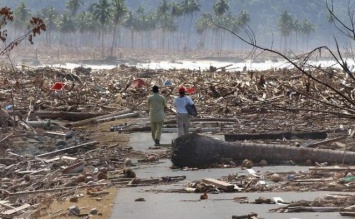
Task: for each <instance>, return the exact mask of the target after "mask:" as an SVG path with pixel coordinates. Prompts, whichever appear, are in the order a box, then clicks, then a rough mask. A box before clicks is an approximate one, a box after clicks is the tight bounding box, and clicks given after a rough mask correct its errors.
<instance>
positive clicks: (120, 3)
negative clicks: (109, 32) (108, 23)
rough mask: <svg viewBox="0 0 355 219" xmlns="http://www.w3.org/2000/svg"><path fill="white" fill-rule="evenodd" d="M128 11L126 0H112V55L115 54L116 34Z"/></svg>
mask: <svg viewBox="0 0 355 219" xmlns="http://www.w3.org/2000/svg"><path fill="white" fill-rule="evenodd" d="M126 13H127V6H126V4H125V0H112V17H113V39H112V47H111V56H112V55H113V50H114V49H115V48H116V43H117V40H116V34H117V28H118V26H119V24H120V23H121V22H122V18H123V17H124V16H125V14H126Z"/></svg>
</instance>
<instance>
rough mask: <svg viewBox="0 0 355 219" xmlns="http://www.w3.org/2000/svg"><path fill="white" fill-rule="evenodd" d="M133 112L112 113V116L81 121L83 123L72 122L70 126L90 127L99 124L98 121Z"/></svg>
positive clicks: (129, 110)
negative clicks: (92, 124)
mask: <svg viewBox="0 0 355 219" xmlns="http://www.w3.org/2000/svg"><path fill="white" fill-rule="evenodd" d="M131 112H133V110H131V109H128V110H123V111H119V112H115V113H111V114H107V115H103V116H98V117H94V118H90V119H85V120H81V121H78V122H72V123H70V124H71V125H72V126H83V125H88V124H91V123H97V121H98V120H100V119H105V118H108V117H113V116H118V115H123V114H127V113H131Z"/></svg>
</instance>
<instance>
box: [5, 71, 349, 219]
mask: <svg viewBox="0 0 355 219" xmlns="http://www.w3.org/2000/svg"><path fill="white" fill-rule="evenodd" d="M315 74H320V73H317V72H316V73H315ZM339 74H342V73H340V72H339ZM154 84H157V85H159V86H161V93H162V94H163V95H164V96H166V98H167V100H168V108H169V109H170V111H169V112H168V113H167V115H168V118H167V120H166V121H165V123H164V129H163V131H164V132H175V131H176V121H175V119H174V118H175V114H174V112H173V107H172V105H171V102H172V99H173V97H174V95H176V93H177V92H176V90H177V87H178V86H181V85H182V86H185V87H186V88H188V90H189V91H191V92H190V94H189V95H191V96H192V99H193V100H194V102H195V103H196V105H197V107H198V109H199V117H198V118H193V119H191V123H192V127H191V130H192V131H193V132H195V133H203V132H210V133H219V134H223V135H224V136H225V140H226V141H233V142H234V143H228V144H238V145H241V146H242V147H244V148H245V147H248V146H250V145H262V146H265V147H268V148H274V150H276V151H277V152H280V151H282V150H286V149H289V150H291V151H293V152H295V151H302V152H305V151H307V152H309V153H312V154H313V155H314V156H309V157H307V156H303V155H302V156H301V155H299V154H294V153H289V154H293V156H290V157H285V156H284V155H280V154H278V153H268V154H271V155H273V156H274V157H265V156H258V157H255V156H254V155H255V151H254V152H253V156H252V155H251V154H241V155H239V156H238V157H237V159H234V158H235V157H229V156H226V155H225V154H223V153H222V152H221V153H219V152H218V153H217V154H218V155H219V157H218V159H215V158H216V156H211V160H208V161H206V162H205V160H204V161H203V162H202V165H200V164H201V163H199V162H197V163H193V164H197V165H191V163H181V164H178V165H176V163H175V162H174V163H175V165H176V166H178V167H179V168H184V170H198V169H196V168H194V167H195V166H198V167H203V168H211V167H212V168H215V167H218V168H232V167H237V166H238V165H240V166H241V167H242V168H243V169H246V171H248V175H247V176H238V175H231V176H226V177H223V178H222V179H212V178H207V179H202V180H201V182H193V183H191V184H190V185H189V186H188V187H186V188H184V189H181V190H178V191H179V192H199V193H201V196H200V199H201V200H202V199H208V193H220V192H240V191H244V192H262V191H315V190H327V191H354V188H355V187H354V186H353V182H355V181H354V179H355V178H354V177H353V176H352V167H346V166H345V167H339V169H336V168H335V167H334V168H331V167H329V166H328V165H330V164H333V163H338V164H342V165H343V164H347V163H352V161H353V160H354V159H352V154H353V153H352V152H353V151H355V147H354V146H355V145H354V144H353V137H354V133H355V128H354V127H353V124H352V119H353V118H355V114H354V112H353V111H349V110H339V111H334V109H333V108H331V107H329V108H328V107H326V106H324V105H322V107H320V105H319V101H316V100H317V99H319V100H321V99H327V98H332V94H331V92H329V90H327V89H326V88H324V87H320V86H317V85H314V84H311V85H310V84H307V83H306V82H305V80H304V79H303V76H302V75H299V74H298V72H296V71H294V70H289V69H280V70H270V71H267V72H263V73H259V72H247V73H242V72H239V71H236V72H225V68H215V67H213V66H211V68H210V70H207V71H190V70H169V71H165V70H164V71H163V70H145V69H141V70H140V69H137V68H135V67H129V66H125V65H121V66H119V67H117V68H114V69H112V70H100V71H94V70H92V69H89V68H84V67H79V68H76V69H74V70H73V71H70V70H66V69H61V68H49V67H44V68H36V69H34V68H29V67H26V66H23V68H22V69H21V70H18V71H15V72H12V71H11V72H10V71H9V72H3V73H2V74H1V75H0V128H1V134H0V145H1V146H2V147H1V149H0V151H1V152H3V153H2V154H3V156H2V157H0V173H1V176H2V179H1V183H0V199H1V200H0V205H1V207H0V215H1V217H2V218H12V217H14V216H19V215H22V214H25V213H26V214H28V215H29V216H31V215H32V216H33V215H36V214H41V212H42V210H43V209H46V208H47V207H48V205H49V204H50V203H52V202H53V201H54V200H55V199H58V198H61V199H67V200H70V202H72V203H71V204H75V205H74V206H72V207H70V208H69V209H67V211H65V208H64V209H62V210H58V212H53V214H52V215H59V214H67V215H69V214H71V215H76V216H88V215H90V214H91V215H96V214H100V213H101V211H100V209H91V210H90V209H86V210H85V211H83V209H82V208H81V207H80V205H78V203H80V199H81V198H82V196H80V195H79V194H77V191H78V189H86V191H87V192H86V194H84V196H90V197H95V198H97V200H98V201H99V200H101V197H103V196H105V195H107V191H105V190H106V189H107V188H108V187H110V186H112V185H115V186H146V185H156V184H167V183H173V182H177V181H181V180H184V179H185V178H186V177H185V176H164V177H160V178H149V179H143V178H139V176H137V175H136V173H135V171H134V169H133V168H136V167H137V166H138V167H139V165H140V163H142V162H144V163H155V162H159V159H161V158H163V157H164V158H166V157H170V152H165V154H157V153H155V154H146V155H142V154H140V158H141V159H140V160H138V162H137V163H133V162H132V160H131V159H130V158H129V157H130V156H131V153H132V150H131V148H128V147H127V145H126V147H116V145H102V144H101V143H100V142H98V141H96V140H95V139H93V136H92V135H91V133H88V132H86V131H85V130H84V129H82V127H83V126H92V125H97V124H101V123H106V122H110V121H115V120H120V119H124V118H134V117H140V121H139V122H137V123H126V122H122V123H121V122H119V121H117V124H115V125H112V126H110V127H109V128H107V130H106V131H107V132H118V133H122V132H126V133H129V132H132V131H148V130H149V129H150V127H149V121H148V120H145V119H144V117H147V115H148V114H147V110H146V108H145V101H146V97H147V95H148V94H149V93H150V86H151V85H154ZM306 87H307V91H309V92H304V91H305V89H306ZM346 89H348V88H347V87H346ZM333 104H334V105H339V106H341V105H342V103H341V102H340V101H338V100H336V99H333ZM193 136H196V134H193ZM211 141H213V142H214V143H216V144H220V143H219V142H220V141H218V140H216V139H213V140H211ZM235 141H237V142H235ZM238 141H239V142H238ZM178 143H179V142H178V141H175V143H173V146H174V144H175V148H173V151H172V152H171V153H172V154H173V161H174V159H176V157H177V156H175V155H174V153H176V150H177V148H176V145H177V144H178ZM223 144H227V143H226V142H223ZM98 145H100V146H99V147H98ZM197 146H198V145H197ZM197 146H196V147H197ZM204 146H205V145H204ZM277 146H281V147H277ZM169 147H170V145H166V148H167V149H168V148H169ZM260 148H263V147H260ZM152 149H154V148H152ZM325 149H331V150H332V152H331V153H328V152H329V150H327V151H328V152H327V153H326V150H325ZM321 153H322V154H323V155H324V156H319V154H321ZM213 154H214V155H215V154H216V153H215V151H213ZM196 155H197V156H196ZM263 155H265V152H264V153H263ZM328 155H334V156H333V158H334V157H336V159H335V158H334V159H333V158H332V157H330V156H328ZM174 156H175V158H174ZM193 156H195V157H194V158H195V159H196V158H198V153H196V154H195V153H193ZM212 157H213V159H212ZM142 158H143V159H142ZM206 158H208V156H207V157H205V158H204V159H206ZM330 158H332V159H330ZM243 160H245V162H242V161H243ZM280 160H282V161H287V162H289V164H291V165H295V164H301V165H315V166H317V167H312V168H315V169H311V168H310V171H309V172H290V173H268V172H266V173H260V172H255V171H253V170H252V169H251V168H252V167H253V166H267V165H270V164H274V163H277V162H278V161H280ZM322 168H323V169H322ZM326 168H328V169H326ZM341 168H344V169H341ZM340 169H341V170H340ZM295 185H297V186H295ZM260 200H261V199H260ZM260 200H259V201H260ZM349 200H351V198H349ZM349 200H345V201H344V200H342V201H343V202H344V203H347V202H348V201H349ZM136 201H137V200H136ZM141 201H144V198H143V200H141ZM239 201H241V200H239ZM244 201H245V200H244ZM271 201H272V200H271ZM333 201H334V200H333ZM312 204H314V203H312ZM312 204H309V203H308V205H309V206H303V207H297V208H291V207H292V206H290V208H289V209H282V210H281V209H279V211H286V210H287V211H295V209H297V210H307V209H308V210H314V209H316V208H315V207H320V206H317V205H316V204H314V206H313V205H312ZM310 206H311V207H310ZM305 207H310V208H305ZM321 207H329V206H326V205H324V206H321ZM330 207H332V206H330ZM346 207H348V206H345V204H344V205H342V206H336V207H334V208H332V209H333V210H337V211H342V212H343V214H350V213H347V212H350V211H351V210H349V209H346ZM323 210H324V209H323ZM42 213H43V212H42ZM28 215H27V216H28ZM29 216H28V217H29ZM233 218H257V215H256V214H253V213H252V214H250V215H246V216H233Z"/></svg>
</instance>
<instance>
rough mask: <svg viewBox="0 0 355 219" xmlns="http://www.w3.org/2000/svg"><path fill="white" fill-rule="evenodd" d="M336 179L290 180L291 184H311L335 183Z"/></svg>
mask: <svg viewBox="0 0 355 219" xmlns="http://www.w3.org/2000/svg"><path fill="white" fill-rule="evenodd" d="M333 180H334V179H333V178H332V177H330V178H325V179H296V180H290V181H289V182H291V183H307V182H309V183H311V182H328V181H333Z"/></svg>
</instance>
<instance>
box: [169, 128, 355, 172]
mask: <svg viewBox="0 0 355 219" xmlns="http://www.w3.org/2000/svg"><path fill="white" fill-rule="evenodd" d="M221 158H232V159H234V160H244V159H246V158H247V159H251V160H253V161H256V162H259V161H260V160H262V159H265V160H267V161H268V162H269V163H273V162H278V161H283V160H292V161H295V162H302V163H304V162H305V161H306V160H308V159H310V160H312V161H317V162H328V163H343V161H344V163H347V164H352V163H355V152H343V151H333V150H326V149H313V148H304V147H290V146H286V145H274V144H273V145H270V144H257V143H241V142H225V141H221V140H217V139H214V138H211V137H208V136H202V135H198V134H189V135H184V136H181V137H179V138H177V139H175V140H174V141H173V144H172V157H171V161H172V162H173V164H174V165H175V166H178V167H185V166H189V167H205V166H206V165H209V164H211V163H216V162H219V161H220V160H221Z"/></svg>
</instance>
